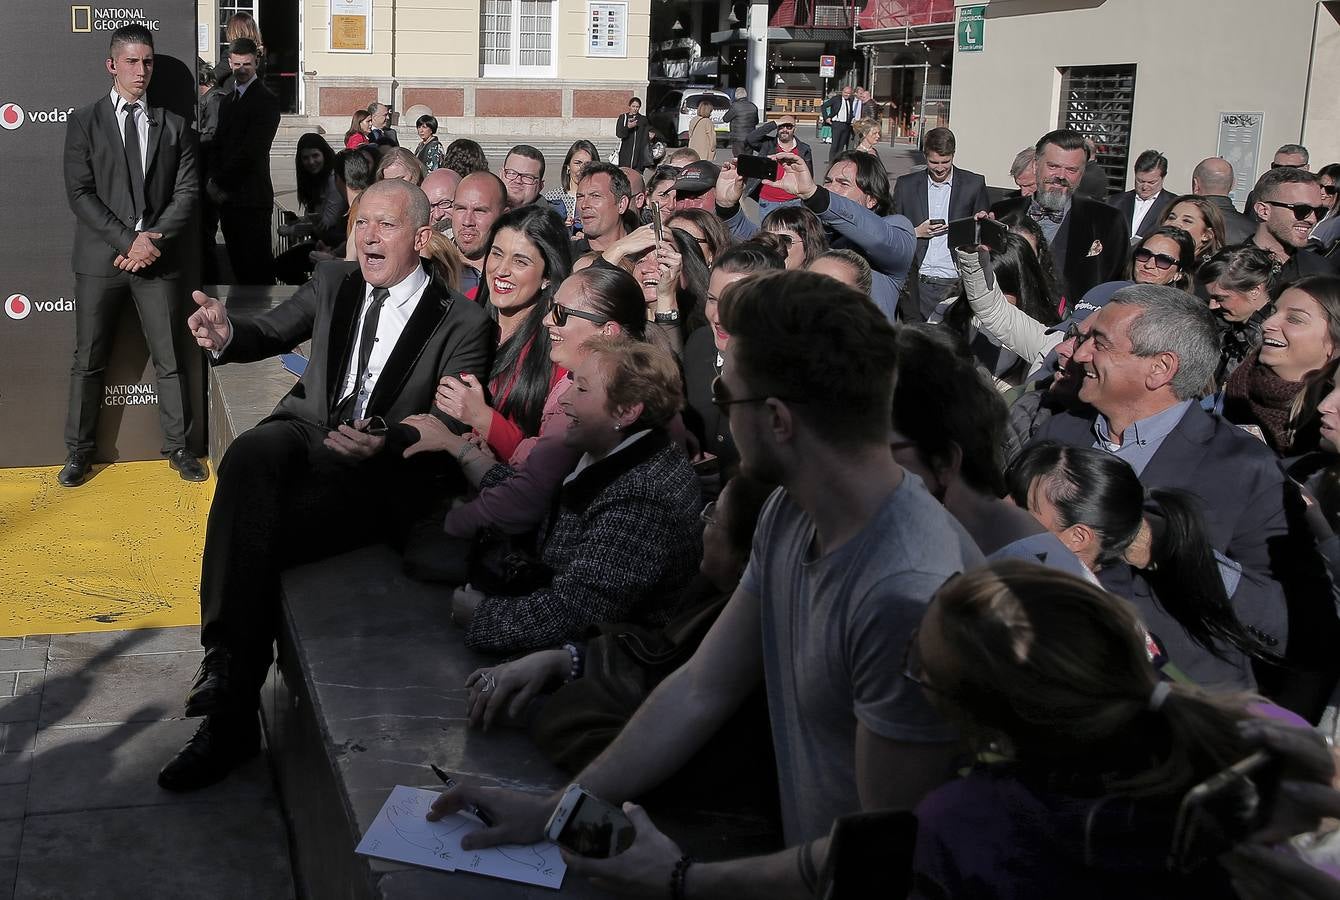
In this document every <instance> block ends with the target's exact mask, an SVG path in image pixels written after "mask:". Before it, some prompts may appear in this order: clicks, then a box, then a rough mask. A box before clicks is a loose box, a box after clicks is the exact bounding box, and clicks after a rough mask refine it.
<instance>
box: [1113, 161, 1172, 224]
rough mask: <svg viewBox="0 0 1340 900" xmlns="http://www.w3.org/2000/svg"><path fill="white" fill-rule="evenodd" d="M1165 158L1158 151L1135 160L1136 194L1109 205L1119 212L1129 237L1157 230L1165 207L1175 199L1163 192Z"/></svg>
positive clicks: (1124, 195)
mask: <svg viewBox="0 0 1340 900" xmlns="http://www.w3.org/2000/svg"><path fill="white" fill-rule="evenodd" d="M1167 175H1168V158H1167V157H1165V156H1164V155H1163V154H1162V153H1160V152H1159V151H1157V150H1146V151H1145V152H1144V153H1141V154H1140V155H1139V156H1137V157H1136V158H1135V190H1133V191H1125V192H1123V193H1120V194H1117V195H1116V196H1115V197H1113V198H1112V199H1110V200H1109V201H1108V203H1110V204H1111V205H1112V206H1115V207H1116V208H1117V209H1119V210H1121V214H1122V216H1124V217H1125V219H1126V224H1127V225H1129V226H1130V229H1131V237H1132V238H1135V237H1143V236H1144V235H1146V234H1149V232H1151V231H1153V230H1154V229H1155V228H1158V227H1159V225H1160V224H1162V222H1163V216H1164V214H1166V213H1167V211H1168V205H1169V204H1170V203H1172V202H1173V200H1175V199H1176V198H1177V195H1176V194H1174V193H1172V192H1171V191H1165V190H1164V189H1163V179H1164V178H1165V177H1167Z"/></svg>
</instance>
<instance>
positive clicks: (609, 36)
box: [586, 0, 628, 59]
mask: <svg viewBox="0 0 1340 900" xmlns="http://www.w3.org/2000/svg"><path fill="white" fill-rule="evenodd" d="M586 21H587V41H586V55H587V56H608V57H618V58H620V59H622V58H624V57H626V56H628V4H627V3H606V2H594V0H593V2H589V3H587V4H586Z"/></svg>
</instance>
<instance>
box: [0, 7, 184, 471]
mask: <svg viewBox="0 0 1340 900" xmlns="http://www.w3.org/2000/svg"><path fill="white" fill-rule="evenodd" d="M130 3H134V4H135V5H133V6H132V5H130ZM130 3H128V4H127V5H126V6H124V7H122V6H116V7H113V6H86V5H81V4H75V5H71V4H69V3H62V2H53V0H4V28H3V29H0V300H3V302H4V315H0V467H4V466H41V465H54V464H58V463H60V462H61V461H62V460H63V459H64V456H65V447H64V442H63V433H64V427H65V411H66V406H67V397H68V390H69V377H70V359H71V355H72V353H73V351H74V309H75V295H74V274H73V273H72V272H71V270H70V245H71V243H72V241H73V236H74V214H73V213H72V212H70V208H69V206H68V205H67V203H66V200H65V187H64V179H63V177H62V166H61V152H62V148H63V146H64V141H65V120H66V117H67V116H68V115H69V113H70V112H71V111H72V110H74V109H77V108H79V107H81V106H84V105H86V104H88V103H91V102H93V101H94V100H95V99H97V98H98V97H106V96H107V94H108V92H109V91H110V90H111V76H110V75H108V74H107V69H106V65H105V63H104V60H105V59H106V58H107V46H108V43H109V41H110V39H111V33H112V31H114V30H115V29H116V28H117V27H119V26H120V25H123V24H126V23H127V22H139V23H141V24H143V25H146V26H147V27H148V28H149V29H150V30H151V31H152V32H153V34H154V45H155V66H154V68H155V71H154V75H153V80H152V81H151V82H150V84H149V102H150V104H151V105H161V106H166V107H168V108H169V109H172V110H173V111H174V112H177V113H178V114H180V115H182V116H184V117H185V118H186V120H187V121H188V122H193V121H194V119H195V98H196V93H197V92H196V90H195V77H194V74H193V73H194V69H195V59H196V53H195V46H196V31H195V25H196V21H195V16H196V5H195V2H194V0H130ZM182 244H183V245H185V246H196V245H198V244H199V241H194V240H190V239H188V240H184V241H182ZM192 269H195V267H188V271H187V272H186V273H185V274H186V277H185V278H184V279H183V285H184V286H185V288H186V289H185V291H184V294H183V296H182V297H181V298H179V311H178V314H179V318H180V320H181V322H182V328H181V335H180V336H181V339H182V342H183V344H182V346H183V349H184V350H186V349H187V348H188V347H189V346H190V345H191V343H192V342H191V340H190V336H189V334H187V332H186V325H185V322H186V316H188V315H189V314H190V302H191V301H190V293H189V290H190V286H191V285H194V284H195V283H196V282H197V281H198V276H197V275H196V274H195V271H198V269H195V271H193V270H192ZM184 358H185V359H189V360H190V361H191V364H190V365H189V366H187V367H186V368H185V369H184V371H183V376H184V377H185V378H186V382H185V384H184V387H186V388H187V390H188V398H189V400H190V402H191V403H192V407H193V410H194V416H193V419H194V426H193V429H192V434H191V446H192V448H193V449H194V450H196V451H197V452H200V451H201V450H202V449H203V446H204V433H205V397H204V360H203V358H202V357H201V356H200V354H198V353H191V352H189V350H187V352H186V353H185V354H184ZM161 446H162V434H161V432H160V430H159V425H158V403H157V394H156V391H155V384H154V372H153V364H152V363H150V362H149V354H148V351H147V349H146V348H145V345H144V339H143V337H142V336H141V335H140V329H139V322H138V319H137V318H136V315H135V307H134V304H133V303H131V302H130V301H127V303H126V308H125V310H124V314H123V316H122V320H121V323H120V333H119V335H118V337H117V342H116V350H115V353H114V355H113V358H112V362H111V364H110V365H109V367H108V369H107V373H106V389H105V391H104V405H103V408H102V415H101V418H100V420H99V427H98V455H99V458H101V459H103V460H117V459H120V460H130V459H155V458H158V455H159V450H160V448H161Z"/></svg>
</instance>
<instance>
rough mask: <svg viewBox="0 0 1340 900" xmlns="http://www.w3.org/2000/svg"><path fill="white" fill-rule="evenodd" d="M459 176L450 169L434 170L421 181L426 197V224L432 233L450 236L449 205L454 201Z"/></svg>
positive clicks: (459, 179)
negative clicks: (427, 209)
mask: <svg viewBox="0 0 1340 900" xmlns="http://www.w3.org/2000/svg"><path fill="white" fill-rule="evenodd" d="M460 183H461V176H460V174H459V173H457V172H453V171H452V170H451V169H436V170H434V171H432V172H429V173H428V177H427V178H425V179H424V180H423V192H424V193H425V194H426V195H427V196H428V206H429V213H428V224H429V225H430V226H432V229H433V230H434V231H439V232H441V233H442V234H445V235H447V236H448V237H450V236H451V204H452V203H453V202H454V201H455V200H456V188H457V187H458V186H459V185H460Z"/></svg>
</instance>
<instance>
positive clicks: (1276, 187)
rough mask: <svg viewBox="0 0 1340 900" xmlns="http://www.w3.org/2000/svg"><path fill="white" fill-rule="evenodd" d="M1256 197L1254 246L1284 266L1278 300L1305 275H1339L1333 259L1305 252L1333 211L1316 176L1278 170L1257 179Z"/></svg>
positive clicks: (1289, 169)
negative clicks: (1256, 221)
mask: <svg viewBox="0 0 1340 900" xmlns="http://www.w3.org/2000/svg"><path fill="white" fill-rule="evenodd" d="M1252 196H1253V197H1254V198H1255V201H1254V203H1253V204H1252V206H1253V210H1254V211H1255V213H1256V218H1257V219H1258V220H1259V222H1258V224H1257V226H1256V234H1255V235H1254V236H1253V237H1252V243H1253V244H1255V245H1256V246H1257V247H1260V248H1261V249H1262V250H1265V251H1266V252H1268V253H1269V254H1270V255H1271V256H1272V257H1274V259H1275V261H1276V262H1277V263H1279V264H1280V267H1281V268H1280V273H1279V275H1278V276H1277V277H1276V278H1275V280H1274V284H1275V291H1274V294H1275V296H1276V297H1278V296H1279V294H1280V292H1281V291H1283V290H1284V288H1285V286H1286V285H1288V284H1291V283H1293V282H1295V281H1297V280H1298V279H1299V278H1301V277H1303V276H1304V275H1334V274H1336V270H1335V267H1334V266H1333V265H1332V264H1331V262H1330V260H1328V259H1326V257H1324V256H1321V255H1320V254H1318V253H1315V252H1314V251H1312V250H1308V249H1305V248H1306V247H1307V242H1308V240H1309V239H1310V238H1311V236H1312V229H1313V228H1316V227H1317V223H1318V222H1320V221H1321V220H1322V219H1323V218H1324V217H1325V216H1326V213H1327V212H1328V211H1329V209H1330V207H1328V206H1327V205H1326V203H1325V199H1324V195H1323V194H1322V190H1321V182H1320V181H1319V180H1318V179H1317V176H1316V175H1313V174H1312V173H1311V172H1305V171H1303V170H1302V169H1297V168H1293V167H1291V166H1281V167H1279V168H1274V169H1271V170H1270V171H1268V172H1266V173H1265V174H1264V175H1262V176H1261V177H1260V178H1259V179H1258V180H1257V182H1256V188H1255V189H1254V190H1253V191H1252Z"/></svg>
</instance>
